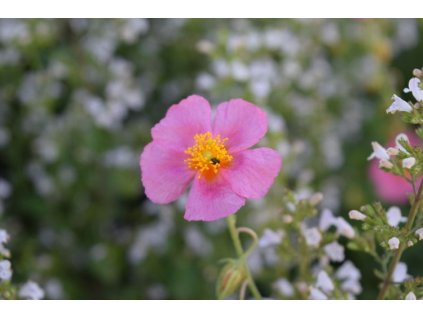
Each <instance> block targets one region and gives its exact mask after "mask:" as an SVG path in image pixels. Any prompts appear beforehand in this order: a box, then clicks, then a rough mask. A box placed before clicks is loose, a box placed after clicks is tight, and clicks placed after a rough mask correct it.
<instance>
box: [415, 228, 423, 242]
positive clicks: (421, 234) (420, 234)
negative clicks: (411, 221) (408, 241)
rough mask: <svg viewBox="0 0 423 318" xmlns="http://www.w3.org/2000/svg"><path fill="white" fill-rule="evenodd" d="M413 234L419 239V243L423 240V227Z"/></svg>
mask: <svg viewBox="0 0 423 318" xmlns="http://www.w3.org/2000/svg"><path fill="white" fill-rule="evenodd" d="M415 233H416V235H417V236H418V237H419V241H421V240H423V227H421V228H419V229H418V230H417V231H416V232H415Z"/></svg>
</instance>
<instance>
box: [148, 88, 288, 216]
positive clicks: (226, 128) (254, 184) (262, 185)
mask: <svg viewBox="0 0 423 318" xmlns="http://www.w3.org/2000/svg"><path fill="white" fill-rule="evenodd" d="M266 131H267V118H266V114H265V113H264V112H263V111H262V110H261V109H259V108H258V107H257V106H255V105H253V104H251V103H249V102H247V101H245V100H242V99H231V100H229V101H227V102H224V103H221V104H220V105H219V106H218V107H217V110H216V114H215V116H214V121H213V120H212V112H211V108H210V105H209V103H208V101H207V100H206V99H204V98H203V97H201V96H197V95H193V96H190V97H188V98H186V99H184V100H182V101H181V102H180V103H179V104H176V105H173V106H172V107H170V108H169V110H168V111H167V113H166V116H165V118H163V119H162V120H161V121H160V122H159V123H158V124H157V125H155V126H154V127H153V129H152V130H151V133H152V137H153V141H152V142H151V143H149V144H148V145H147V146H145V148H144V151H143V153H142V154H141V158H140V166H141V179H142V183H143V184H144V188H145V193H146V195H147V197H148V198H149V199H150V200H151V201H153V202H155V203H159V204H167V203H170V202H172V201H175V200H176V199H178V198H179V197H180V196H181V195H182V194H183V193H184V191H185V190H186V189H187V188H188V186H189V185H190V184H191V188H190V191H189V194H188V199H187V203H186V209H185V215H184V218H185V219H186V220H188V221H214V220H217V219H220V218H224V217H227V216H229V215H231V214H233V213H235V212H237V211H238V210H239V209H240V208H241V207H242V206H243V205H244V204H245V200H246V199H257V198H262V197H263V196H264V195H265V194H266V193H267V191H268V190H269V188H270V186H271V185H272V183H273V181H274V179H275V177H276V176H277V175H278V173H279V170H280V168H281V164H282V160H281V157H280V155H279V154H278V153H277V152H276V151H274V150H272V149H270V148H264V147H263V148H256V149H248V148H250V147H251V146H253V145H255V144H256V143H258V142H259V140H260V139H261V138H262V137H263V136H264V135H265V133H266Z"/></svg>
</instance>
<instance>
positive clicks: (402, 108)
mask: <svg viewBox="0 0 423 318" xmlns="http://www.w3.org/2000/svg"><path fill="white" fill-rule="evenodd" d="M392 100H393V102H392V104H391V106H389V107H388V109H387V110H386V112H387V113H388V114H389V113H391V114H394V113H395V112H397V111H399V112H407V113H409V112H411V111H412V110H413V107H411V106H410V104H408V103H407V102H406V101H405V100H403V99H402V98H401V97H398V96H397V95H395V94H394V95H393V96H392Z"/></svg>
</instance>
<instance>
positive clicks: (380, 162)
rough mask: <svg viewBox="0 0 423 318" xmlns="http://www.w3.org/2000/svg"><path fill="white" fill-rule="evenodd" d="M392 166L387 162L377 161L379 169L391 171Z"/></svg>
mask: <svg viewBox="0 0 423 318" xmlns="http://www.w3.org/2000/svg"><path fill="white" fill-rule="evenodd" d="M393 166H394V164H393V163H392V162H390V161H388V160H380V161H379V168H385V169H392V167H393Z"/></svg>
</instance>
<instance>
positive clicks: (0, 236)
mask: <svg viewBox="0 0 423 318" xmlns="http://www.w3.org/2000/svg"><path fill="white" fill-rule="evenodd" d="M8 240H9V234H8V233H7V231H6V230H3V229H0V244H4V243H7V241H8Z"/></svg>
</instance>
